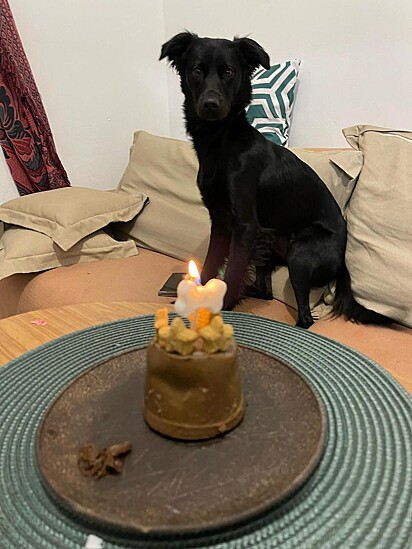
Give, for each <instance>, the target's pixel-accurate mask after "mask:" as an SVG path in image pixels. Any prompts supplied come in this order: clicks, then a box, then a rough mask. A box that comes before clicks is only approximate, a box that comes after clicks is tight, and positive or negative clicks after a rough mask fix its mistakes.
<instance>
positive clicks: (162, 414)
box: [144, 317, 244, 440]
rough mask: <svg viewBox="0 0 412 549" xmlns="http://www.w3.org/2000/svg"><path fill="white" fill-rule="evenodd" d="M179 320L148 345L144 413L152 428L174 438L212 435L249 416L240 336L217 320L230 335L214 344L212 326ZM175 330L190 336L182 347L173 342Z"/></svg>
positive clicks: (226, 429)
mask: <svg viewBox="0 0 412 549" xmlns="http://www.w3.org/2000/svg"><path fill="white" fill-rule="evenodd" d="M178 320H179V319H175V320H174V321H173V322H172V326H171V327H168V332H167V337H165V332H164V331H163V337H162V332H161V331H160V334H159V333H157V337H155V339H154V340H153V341H152V342H151V343H150V344H149V346H148V349H147V370H146V383H145V397H144V418H145V420H146V422H147V424H148V425H149V426H150V427H151V428H152V429H153V430H155V431H157V432H159V433H161V434H163V435H166V436H169V437H172V438H175V439H181V440H202V439H208V438H212V437H215V436H218V435H221V434H223V433H225V432H227V431H229V430H231V429H233V428H234V427H236V426H237V425H238V424H239V423H240V421H241V420H242V418H243V415H244V403H243V395H242V390H241V383H240V373H239V366H238V361H237V345H236V341H235V339H234V338H233V336H231V335H230V336H229V333H230V332H229V330H227V329H224V325H223V321H222V320H221V317H220V319H216V320H215V321H214V324H215V325H216V326H218V327H219V329H220V330H221V332H222V334H223V332H226V337H223V338H221V341H220V343H219V344H216V343H215V344H214V345H213V344H211V343H212V342H211V339H210V338H211V334H212V331H211V329H210V326H207V329H203V331H202V329H201V330H199V332H195V331H194V330H190V329H188V328H184V329H183V328H182V326H181V325H180V324H179V323H178ZM180 320H181V319H180ZM174 323H175V324H174ZM211 325H212V328H213V322H212V323H211ZM174 329H175V331H179V335H180V338H181V339H185V342H186V347H183V349H182V347H179V345H177V344H175V345H174V346H173V341H174V340H173V330H174ZM213 329H215V328H213ZM189 332H192V334H190V333H189ZM195 334H196V335H195ZM228 336H229V337H228ZM216 339H217V338H215V340H216ZM171 340H172V343H170V341H171ZM188 340H190V343H189V345H190V347H188ZM171 347H173V348H171ZM176 347H177V348H178V349H179V350H180V352H177V351H176ZM205 349H206V350H205ZM182 350H183V352H182Z"/></svg>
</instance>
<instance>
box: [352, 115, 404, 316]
mask: <svg viewBox="0 0 412 549" xmlns="http://www.w3.org/2000/svg"><path fill="white" fill-rule="evenodd" d="M343 133H344V135H345V137H346V139H347V141H348V143H349V144H350V145H351V146H352V147H354V148H355V149H357V150H360V151H362V152H363V156H364V165H363V168H362V171H361V174H360V176H359V181H358V183H357V185H356V187H355V190H354V191H353V194H352V198H351V200H350V203H349V207H348V211H347V225H348V244H347V250H346V263H347V266H348V270H349V272H350V275H351V281H352V289H353V292H354V295H355V297H356V300H357V301H358V302H359V303H361V304H362V305H364V306H365V307H367V308H369V309H373V310H374V311H377V312H378V313H381V314H383V315H386V316H389V317H390V318H393V319H394V320H397V321H398V322H400V323H402V324H405V325H406V326H410V327H412V132H408V131H398V130H391V129H386V128H379V127H375V126H354V127H351V128H346V129H345V130H343Z"/></svg>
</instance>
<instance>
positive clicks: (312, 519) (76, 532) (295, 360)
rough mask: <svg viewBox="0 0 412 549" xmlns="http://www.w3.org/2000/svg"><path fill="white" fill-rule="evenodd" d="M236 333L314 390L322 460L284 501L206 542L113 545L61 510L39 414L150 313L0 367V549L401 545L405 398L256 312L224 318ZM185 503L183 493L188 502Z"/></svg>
mask: <svg viewBox="0 0 412 549" xmlns="http://www.w3.org/2000/svg"><path fill="white" fill-rule="evenodd" d="M224 316H225V319H226V321H228V322H231V323H232V324H233V325H234V326H235V333H236V339H237V340H238V342H239V343H240V344H244V345H248V346H250V347H254V348H256V349H260V350H262V351H266V352H268V353H271V354H273V355H275V356H277V357H279V358H280V359H281V360H284V361H286V362H289V363H290V364H292V365H293V366H294V367H295V368H296V369H298V370H299V371H300V372H301V373H302V374H303V375H305V376H306V378H307V379H308V380H309V381H310V382H311V383H312V384H313V385H314V387H316V389H317V390H318V393H319V395H320V397H321V399H322V401H323V404H324V406H325V410H326V414H327V419H328V439H327V442H326V449H325V453H324V455H323V458H322V460H321V463H320V465H319V467H318V468H317V470H316V471H315V473H314V474H313V475H312V477H311V478H310V479H309V481H308V482H307V483H306V484H305V486H304V487H303V488H302V489H301V490H300V491H299V492H298V493H297V494H296V495H295V496H293V497H292V498H291V499H290V500H288V501H287V502H286V503H284V504H283V505H281V506H280V507H278V508H277V509H274V510H273V511H272V512H270V513H268V514H266V515H265V516H264V517H260V518H257V519H256V520H254V521H253V522H249V523H248V524H246V525H243V526H240V527H238V528H237V529H236V530H234V529H232V530H231V531H230V532H222V533H218V534H215V535H214V536H209V537H207V538H200V537H199V538H196V539H193V538H192V539H174V540H167V539H166V540H164V539H156V540H148V539H147V538H146V539H145V538H141V539H134V540H131V539H128V540H123V541H122V540H116V539H112V538H110V536H109V535H108V534H107V533H105V534H104V533H103V534H102V533H100V534H99V532H92V529H91V528H89V529H88V528H87V527H86V528H85V527H84V525H79V524H77V523H76V522H74V520H72V519H71V518H70V517H69V516H67V515H65V514H63V513H62V512H61V511H60V510H59V509H58V508H57V507H56V506H55V504H54V503H52V501H51V500H50V499H49V498H48V496H47V495H46V493H45V491H44V489H43V487H42V484H41V481H40V477H39V473H38V471H37V467H36V461H35V451H34V450H35V449H34V446H35V439H36V433H37V429H38V426H39V423H40V420H41V417H42V415H43V414H44V412H45V411H46V410H47V408H48V407H49V405H50V404H51V402H52V401H53V399H54V398H55V396H56V395H57V393H59V392H60V391H61V390H62V389H63V388H64V387H65V386H66V385H67V384H68V383H69V382H70V381H71V380H73V379H74V378H75V377H76V376H77V375H79V374H80V373H81V372H82V371H84V370H85V369H86V368H89V367H91V366H93V365H95V364H97V363H98V362H100V361H102V360H105V359H107V358H109V357H111V356H113V355H116V354H119V353H122V352H125V351H128V350H130V349H134V348H139V347H142V346H144V345H146V344H147V343H148V341H149V339H150V338H151V337H152V334H153V316H152V315H150V316H145V317H138V318H132V319H127V320H121V321H117V322H113V323H109V324H105V325H103V326H97V327H94V328H89V329H87V330H83V331H81V332H77V333H75V334H70V335H68V336H65V337H62V338H60V339H58V340H55V341H52V342H50V343H48V344H46V345H43V346H42V347H40V348H38V349H35V350H33V351H31V352H29V353H27V354H25V355H23V356H22V357H20V358H18V359H16V360H14V361H13V362H11V363H10V364H8V365H7V366H5V367H4V368H2V369H0V547H2V548H13V549H14V548H20V547H24V548H36V549H37V548H40V547H42V548H50V549H56V548H66V547H73V548H80V547H84V544H85V541H86V537H87V534H88V533H95V534H97V535H100V537H102V538H103V539H104V540H105V544H104V547H105V548H106V547H135V548H150V549H152V548H153V549H154V548H155V549H161V548H163V547H165V548H166V547H167V548H169V547H174V548H183V547H213V548H215V549H244V548H254V549H260V548H262V549H263V548H274V547H282V548H289V547H290V548H291V547H296V548H308V547H313V548H320V547H327V548H332V547H345V548H352V547H353V548H363V547H365V548H369V547H370V548H385V549H389V548H390V549H392V548H398V547H399V548H400V547H409V546H410V545H409V544H410V540H411V536H412V422H411V417H412V405H411V398H410V396H409V395H408V394H407V393H406V391H405V390H404V389H402V387H400V385H399V384H398V383H397V382H396V381H395V380H394V379H393V378H392V377H391V376H389V375H388V374H387V373H386V372H385V371H384V370H383V369H382V368H381V367H379V366H378V365H376V364H375V363H373V362H372V361H370V360H369V359H368V358H366V357H364V356H363V355H360V354H359V353H357V352H355V351H353V350H351V349H349V348H346V347H344V346H343V345H340V344H338V343H335V342H333V341H331V340H328V339H326V338H323V337H321V336H317V335H314V334H311V333H308V332H306V331H304V330H301V329H297V328H293V327H291V326H287V325H284V324H280V323H278V322H274V321H271V320H268V319H265V318H262V317H256V316H254V315H249V314H242V313H225V315H224ZM188 505H190V499H188Z"/></svg>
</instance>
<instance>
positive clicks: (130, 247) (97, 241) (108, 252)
mask: <svg viewBox="0 0 412 549" xmlns="http://www.w3.org/2000/svg"><path fill="white" fill-rule="evenodd" d="M133 255H137V248H136V245H135V243H134V242H133V241H132V240H128V241H124V242H117V241H116V240H114V238H112V237H111V236H109V235H108V234H107V233H105V232H104V231H103V230H99V231H96V232H95V233H93V234H92V235H90V236H87V237H85V238H82V239H81V240H80V241H79V242H78V243H77V244H75V245H74V246H72V247H71V248H70V250H68V251H67V252H65V251H63V250H62V249H61V248H59V246H57V244H55V243H54V242H53V240H52V239H51V238H50V237H49V236H47V235H45V234H43V233H39V232H37V231H32V230H30V229H24V228H22V227H16V226H13V225H11V226H9V228H8V229H7V230H6V231H5V232H4V234H3V235H2V237H1V240H0V280H1V279H2V278H6V277H7V276H12V275H14V274H16V273H34V272H38V271H45V270H47V269H53V268H54V267H61V266H68V265H73V264H75V263H84V262H87V261H95V260H97V259H114V258H124V257H130V256H133Z"/></svg>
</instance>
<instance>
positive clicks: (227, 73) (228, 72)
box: [224, 67, 235, 78]
mask: <svg viewBox="0 0 412 549" xmlns="http://www.w3.org/2000/svg"><path fill="white" fill-rule="evenodd" d="M234 74H235V71H234V70H233V69H232V67H226V69H225V72H224V75H225V76H226V78H232V76H233V75H234Z"/></svg>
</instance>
